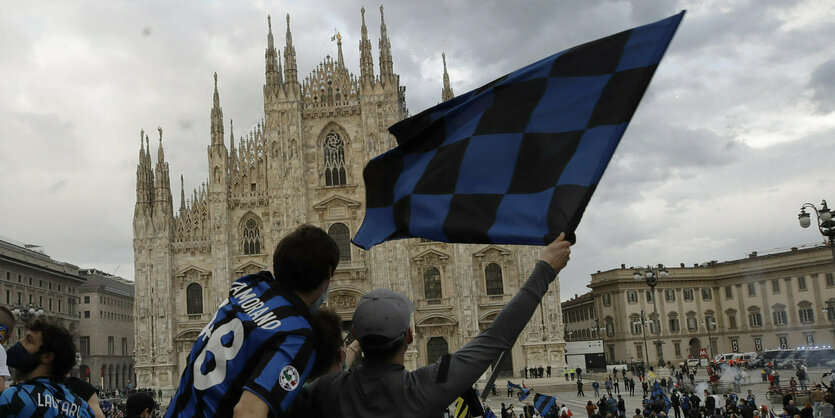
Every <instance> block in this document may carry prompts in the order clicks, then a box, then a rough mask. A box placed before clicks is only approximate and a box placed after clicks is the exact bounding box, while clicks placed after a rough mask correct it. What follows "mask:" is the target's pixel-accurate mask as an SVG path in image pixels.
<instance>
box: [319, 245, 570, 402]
mask: <svg viewBox="0 0 835 418" xmlns="http://www.w3.org/2000/svg"><path fill="white" fill-rule="evenodd" d="M569 247H570V243H569V242H568V241H565V240H564V234H560V236H559V237H558V238H557V239H556V240H555V241H554V242H552V243H551V244H549V245H548V246H546V247H545V248H544V249H543V250H542V252H541V255H540V258H541V260H540V261H538V262H537V263H536V266H535V267H534V270H533V272H532V273H531V276H530V278H528V280H527V281H526V282H525V284H524V285H523V286H522V288H521V289H520V290H519V292H518V293H517V294H516V296H515V297H514V298H513V299H512V300H511V301H510V302H509V303H508V304H507V305H505V307H504V308H503V309H502V310H501V311H500V312H499V314H498V315H497V316H496V318H495V319H494V321H493V323H492V324H491V326H490V327H489V328H488V329H487V330H485V331H484V332H482V333H480V334H479V335H477V336H476V337H475V338H473V339H472V340H471V341H470V342H468V343H467V344H465V345H464V346H463V347H462V348H461V349H459V350H458V351H456V352H454V353H451V354H447V355H444V356H442V357H441V358H440V359H438V361H436V362H435V363H432V364H430V365H428V366H424V367H420V368H418V369H416V370H414V371H407V370H406V369H405V367H404V363H405V354H406V349H407V348H408V345H409V344H411V343H412V342H413V341H414V334H413V330H412V328H411V326H410V324H411V314H412V311H413V309H414V308H413V305H412V302H411V301H410V300H409V299H407V298H406V297H405V296H403V295H401V294H399V293H396V292H394V291H391V290H388V289H374V290H372V291H370V292H368V293H366V294H365V295H363V296H362V298H360V300H359V302H358V303H357V306H356V309H355V310H354V315H353V321H352V324H353V333H354V336H355V337H356V338H357V340H359V342H360V346H361V347H362V351H363V355H364V360H363V362H362V364H361V365H360V366H359V367H357V368H356V369H355V370H348V371H343V372H339V373H331V374H328V375H325V376H323V377H321V378H320V379H319V380H318V381H317V382H316V383H315V384H313V385H311V386H309V389H306V390H310V391H311V393H310V396H309V398H308V402H306V403H305V409H306V410H307V411H309V412H310V414H309V415H310V416H342V417H366V416H374V417H401V416H403V417H413V416H433V415H435V414H440V412H441V411H443V408H445V407H446V406H448V405H449V404H451V403H452V401H454V400H455V398H457V397H458V396H459V395H460V394H462V393H463V392H464V391H465V390H467V389H469V388H470V387H471V386H472V384H473V383H474V382H475V381H476V380H478V378H479V377H480V376H481V375H482V374H483V373H484V371H485V370H486V369H487V367H488V366H489V365H490V364H491V363H492V362H494V361H496V360H497V359H498V357H499V355H500V354H501V353H502V352H504V351H506V350H507V349H508V348H510V347H511V346H512V345H513V344H514V342H515V341H516V338H517V337H518V335H519V333H521V331H522V329H523V328H524V327H525V325H526V324H527V323H528V321H529V320H530V318H531V316H532V315H533V313H534V311H535V309H536V308H537V307H538V304H539V302H540V300H541V299H542V297H543V295H544V294H545V292H546V291H547V290H548V286H549V285H550V283H551V282H552V281H553V280H554V279H555V277H556V275H557V273H558V272H559V271H560V270H562V268H563V267H565V265H566V263H567V262H568V259H569V254H570V248H569Z"/></svg>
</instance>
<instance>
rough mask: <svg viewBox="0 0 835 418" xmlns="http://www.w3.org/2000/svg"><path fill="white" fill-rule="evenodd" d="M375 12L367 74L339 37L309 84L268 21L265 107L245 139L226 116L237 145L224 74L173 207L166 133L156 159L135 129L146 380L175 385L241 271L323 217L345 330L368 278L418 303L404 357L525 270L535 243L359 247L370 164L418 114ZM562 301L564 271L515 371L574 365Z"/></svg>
mask: <svg viewBox="0 0 835 418" xmlns="http://www.w3.org/2000/svg"><path fill="white" fill-rule="evenodd" d="M380 13H381V15H380V17H381V25H380V40H379V44H378V49H379V75H375V74H374V63H373V59H372V52H371V42H370V41H369V39H368V30H367V28H366V25H365V10H364V9H363V10H362V26H361V34H362V37H361V39H360V42H359V52H360V76H359V78H357V77H356V76H354V75H353V74H351V73H350V72H349V71H348V69H347V68H346V67H345V65H344V63H343V56H342V39H341V36H340V35H338V34H337V36H336V37H337V47H338V56H337V58H336V59H335V60H334V59H333V58H331V57H330V56H328V57H326V58H325V59H324V60H323V61H322V62H321V63H320V64H319V65H318V66H317V67H316V68H314V69H313V71H312V72H311V73H310V74H309V75H308V76H307V77H306V78H304V79H303V81H302V82H301V83H300V82H299V78H298V70H297V67H296V51H295V48H294V46H293V38H292V35H291V33H290V17H289V15H288V16H287V32H286V35H285V36H286V38H285V47H284V51H283V60H282V59H281V57H280V56H279V54H278V53H277V51H276V49H275V47H274V43H273V34H272V25H271V23H270V20H269V18H268V27H269V28H268V34H267V48H266V53H265V61H266V82H265V84H264V119H263V120H262V121H261V123H259V124H258V126H257V127H256V128H254V129H253V130H252V131H251V132H247V133H246V134H245V135H244V136H242V137H241V138H240V139H238V140H237V144H236V139H235V136H234V133H233V132H232V129H233V126H232V121H231V120H230V121H229V143H228V144H227V143H226V142H225V129H224V120H223V111H222V109H221V106H220V96H219V94H218V88H217V75H215V88H214V98H213V99H214V103H213V107H212V109H211V143H210V145H209V146H208V163H209V164H208V167H209V173H208V174H209V179H208V182H207V183H204V184H203V186H201V187H199V188H198V189H197V190H195V191H194V192H193V193H190V194H189V196H188V197H187V196H186V194H185V192H184V191H183V189H182V177H181V179H180V180H181V192H180V205H179V209H178V210H177V211H174V209H173V201H172V194H171V186H170V183H171V182H170V178H169V169H168V163H166V162H165V155H164V151H163V146H162V129H160V130H159V148H158V152H157V161H156V164H155V165H153V166H152V162H151V152H150V150H151V149H150V143H149V139H148V136H147V135H146V134H145V133H144V131H143V132H142V133H141V134H140V142H141V145H140V152H139V164H138V166H137V186H136V208H135V213H134V220H133V229H134V262H135V277H136V294H137V298H136V304H135V317H136V322H135V327H136V330H135V331H136V380H137V381H136V382H135V383H136V385H137V386H138V387H153V388H161V389H163V390H164V391H166V392H167V393H168V394H171V393H173V390H174V389H175V388H176V385H177V382H178V380H179V377H180V374H181V373H182V370H183V369H184V367H185V365H186V362H187V356H188V353H189V351H190V350H191V346H192V344H193V343H194V340H195V338H196V337H197V335H198V334H199V333H200V331H201V329H202V328H203V327H204V326H205V325H206V323H207V322H208V321H209V320H210V318H211V316H212V315H213V314H214V311H215V309H216V307H217V306H218V305H219V304H220V303H221V301H223V300H224V299H225V298H226V297H227V296H228V292H229V286H230V284H231V282H232V281H233V280H235V279H236V278H238V277H240V276H242V275H246V274H250V273H254V272H257V271H259V270H271V268H272V266H271V255H272V250H273V249H274V248H275V246H276V244H277V243H278V241H279V240H280V239H281V237H282V236H283V235H285V234H286V233H288V232H289V231H291V230H293V229H294V228H296V227H297V226H298V225H300V224H304V223H310V224H313V225H317V226H319V227H321V228H323V229H325V230H326V231H328V233H329V234H331V236H333V237H334V239H335V240H336V241H337V243H338V244H339V246H340V250H341V252H342V256H341V257H342V258H341V261H340V263H339V267H338V268H337V270H336V274H335V276H334V279H333V280H332V282H331V287H330V293H329V296H328V301H327V306H329V307H330V308H332V309H334V310H335V311H336V312H338V313H339V315H340V316H341V317H342V318H343V320H345V321H346V322H345V326H346V329H348V328H350V327H349V325H350V320H351V316H352V313H353V309H354V306H355V305H356V303H357V301H358V300H359V298H360V297H361V296H362V295H363V294H364V293H365V292H367V291H369V290H371V289H373V288H376V287H387V288H390V289H393V290H395V291H398V292H401V293H403V294H405V295H407V296H408V297H410V298H411V299H412V300H413V301H414V302H415V314H414V316H413V327H414V329H415V331H416V332H415V336H416V339H415V342H414V344H413V345H412V346H411V347H410V349H409V352H408V353H407V367H410V368H415V367H419V366H422V365H425V364H428V363H430V362H433V361H434V360H435V359H437V358H438V357H440V356H441V355H442V354H444V353H446V352H451V351H454V350H456V349H458V348H460V347H461V346H463V345H464V344H465V343H466V342H467V341H469V340H470V339H471V338H472V337H474V336H475V335H476V334H478V333H479V332H480V331H481V330H484V329H485V328H486V327H488V326H489V325H490V323H491V322H492V320H493V318H495V316H496V314H497V313H498V312H499V310H500V309H501V308H502V307H503V306H504V305H505V304H506V303H507V302H508V301H509V300H510V298H511V297H512V296H513V294H515V292H516V291H517V290H518V289H519V287H520V286H521V285H522V284H523V283H524V281H525V280H526V279H527V277H528V274H529V273H530V271H531V270H532V268H533V266H534V263H535V262H536V260H537V258H538V255H539V251H540V248H538V247H523V246H504V245H470V244H448V243H441V242H432V241H427V240H421V239H407V240H399V241H393V242H387V243H384V244H381V245H378V246H376V247H374V248H373V249H371V250H370V251H364V250H362V249H360V248H358V247H355V246H353V245H351V244H350V237H351V236H352V234H354V233H355V232H356V231H357V229H358V228H359V226H360V224H361V222H362V219H363V215H364V207H365V190H364V189H365V188H364V184H363V179H362V170H363V167H364V165H365V163H366V162H367V161H368V160H369V159H371V158H372V157H374V156H376V155H379V154H381V153H383V152H385V151H386V150H388V149H391V148H392V147H394V145H395V141H394V137H393V136H391V135H390V134H389V133H388V131H387V128H388V127H389V126H391V125H392V124H394V123H395V122H398V121H400V120H402V119H404V118H405V117H407V116H408V110H407V109H406V102H405V87H403V86H401V85H400V76H399V75H397V74H395V73H394V70H393V60H392V56H391V46H390V42H389V38H388V35H387V33H386V25H385V20H384V17H383V14H382V13H383V9H382V7H381V8H380ZM443 83H444V87H443V90H442V95H441V97H442V99H443V100H448V99H450V98H451V97H452V90H451V88H450V87H449V77H448V75H447V71H446V60H445V59H444V75H443ZM227 145H228V146H227ZM559 301H560V298H559V282H558V281H555V282H554V284H553V285H552V286H551V290H550V291H549V292H548V294H547V295H546V296H545V300H543V302H542V304H541V305H540V308H539V309H538V310H537V312H536V313H535V314H534V317H533V318H532V319H531V321H530V323H529V324H528V326H527V328H526V329H525V330H524V331H523V333H522V335H521V336H520V337H519V339H518V340H517V342H516V344H515V346H514V347H513V350H512V356H510V357H509V358H506V359H505V361H503V362H502V364H501V365H499V366H498V367H499V369H500V370H504V371H506V372H507V373H510V372H512V371H514V370H515V371H516V374H517V375H518V373H519V372H520V370H521V369H522V367H525V366H530V367H533V366H539V365H543V366H545V365H551V366H552V367H561V366H562V365H563V364H564V343H563V338H562V337H563V335H562V329H563V327H562V318H561V311H560V304H559Z"/></svg>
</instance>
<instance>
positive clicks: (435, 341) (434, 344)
mask: <svg viewBox="0 0 835 418" xmlns="http://www.w3.org/2000/svg"><path fill="white" fill-rule="evenodd" d="M446 354H449V345H448V344H447V342H446V339H444V337H432V338H430V339H429V342H427V343H426V364H432V363H434V362H435V361H437V360H438V359H439V358H441V356H443V355H446Z"/></svg>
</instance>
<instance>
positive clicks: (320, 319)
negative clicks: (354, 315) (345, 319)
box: [308, 308, 342, 379]
mask: <svg viewBox="0 0 835 418" xmlns="http://www.w3.org/2000/svg"><path fill="white" fill-rule="evenodd" d="M341 323H342V320H341V319H340V318H339V315H337V314H336V312H334V311H332V310H330V309H325V308H322V309H319V310H318V311H316V313H314V314H313V315H312V316H311V324H310V325H311V327H312V328H313V347H314V348H315V349H316V360H315V361H314V363H313V369H312V370H311V371H310V377H309V378H308V379H311V378H315V377H318V376H321V375H323V374H325V373H327V372H328V371H329V370H330V368H331V365H332V364H333V362H334V361H335V360H337V359H338V358H339V348H340V347H341V346H342V328H341V327H340V325H341Z"/></svg>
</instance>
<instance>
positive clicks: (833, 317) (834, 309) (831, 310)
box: [821, 299, 835, 335]
mask: <svg viewBox="0 0 835 418" xmlns="http://www.w3.org/2000/svg"><path fill="white" fill-rule="evenodd" d="M824 303H826V307H825V308H823V309H821V312H823V313H825V314H826V316H827V318H829V321H830V322H832V334H833V335H835V299H829V300H827V301H826V302H824Z"/></svg>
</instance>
